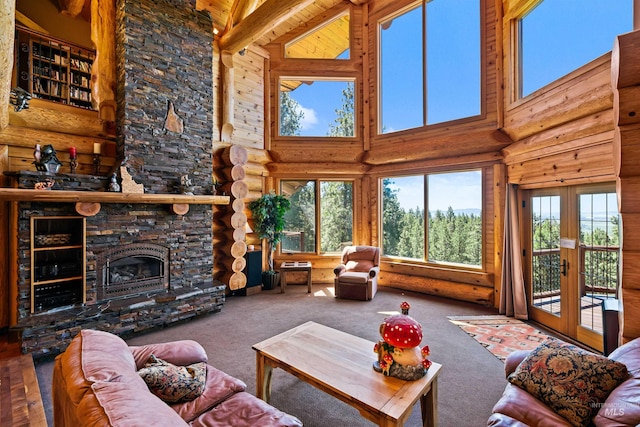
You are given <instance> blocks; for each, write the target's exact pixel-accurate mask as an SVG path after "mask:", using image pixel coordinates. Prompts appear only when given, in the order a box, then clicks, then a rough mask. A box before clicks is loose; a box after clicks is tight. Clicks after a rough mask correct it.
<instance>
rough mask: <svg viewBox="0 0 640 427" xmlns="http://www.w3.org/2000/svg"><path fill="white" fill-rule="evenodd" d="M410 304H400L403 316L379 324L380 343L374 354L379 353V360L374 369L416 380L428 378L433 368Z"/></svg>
mask: <svg viewBox="0 0 640 427" xmlns="http://www.w3.org/2000/svg"><path fill="white" fill-rule="evenodd" d="M410 307H411V306H410V305H409V303H408V302H406V301H405V302H403V303H402V304H400V309H401V310H402V314H394V315H393V316H389V317H387V318H385V319H384V321H383V322H382V323H381V324H380V336H381V337H382V340H381V341H378V343H377V344H376V345H375V347H374V349H373V351H374V352H376V353H378V360H377V361H376V362H374V363H373V369H374V370H375V371H376V372H381V373H382V374H384V375H387V376H392V377H396V378H400V379H402V380H405V381H415V380H417V379H420V378H422V377H423V376H425V375H426V373H427V370H428V369H429V367H430V366H431V361H430V360H429V359H427V357H428V356H429V354H430V350H429V346H424V347H422V349H420V348H419V346H420V342H421V341H422V326H421V325H420V323H418V322H417V321H416V320H415V319H413V318H412V317H411V316H409V308H410Z"/></svg>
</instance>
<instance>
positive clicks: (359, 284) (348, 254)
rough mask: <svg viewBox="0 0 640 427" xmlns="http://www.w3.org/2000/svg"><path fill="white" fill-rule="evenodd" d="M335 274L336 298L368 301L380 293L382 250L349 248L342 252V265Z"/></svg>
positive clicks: (358, 247)
mask: <svg viewBox="0 0 640 427" xmlns="http://www.w3.org/2000/svg"><path fill="white" fill-rule="evenodd" d="M333 272H334V273H335V275H336V277H335V279H334V287H335V293H336V298H346V299H357V300H363V301H368V300H370V299H372V298H373V297H374V296H375V295H376V292H377V291H378V276H379V275H380V248H378V247H375V246H347V247H345V248H344V249H343V250H342V259H341V264H340V265H339V266H337V267H336V268H335V269H334V270H333Z"/></svg>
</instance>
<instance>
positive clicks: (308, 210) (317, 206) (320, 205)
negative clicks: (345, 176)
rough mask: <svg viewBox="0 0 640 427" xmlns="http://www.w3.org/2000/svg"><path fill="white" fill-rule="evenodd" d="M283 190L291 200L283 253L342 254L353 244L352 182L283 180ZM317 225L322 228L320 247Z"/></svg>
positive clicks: (282, 247)
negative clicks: (343, 250)
mask: <svg viewBox="0 0 640 427" xmlns="http://www.w3.org/2000/svg"><path fill="white" fill-rule="evenodd" d="M280 189H281V194H283V195H285V196H287V197H288V198H289V200H290V201H291V209H290V210H289V212H287V215H286V217H285V237H284V238H283V239H282V245H281V250H282V252H289V253H292V252H312V253H316V252H318V251H319V252H320V253H327V252H340V251H342V248H343V247H344V246H346V245H351V244H352V243H353V183H352V182H348V181H321V180H317V181H316V180H301V181H298V180H295V181H294V180H286V181H281V184H280ZM318 200H319V202H318ZM316 224H318V225H319V228H320V230H319V234H320V242H319V243H320V247H319V248H318V247H317V241H316V236H317V231H316Z"/></svg>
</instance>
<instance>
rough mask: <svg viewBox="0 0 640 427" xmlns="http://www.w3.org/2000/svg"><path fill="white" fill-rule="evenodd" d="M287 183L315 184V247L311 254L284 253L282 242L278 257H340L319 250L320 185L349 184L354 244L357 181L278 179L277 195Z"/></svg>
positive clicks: (350, 179) (340, 179) (320, 219)
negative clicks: (303, 182) (330, 183)
mask: <svg viewBox="0 0 640 427" xmlns="http://www.w3.org/2000/svg"><path fill="white" fill-rule="evenodd" d="M287 181H305V182H309V181H313V182H314V183H315V194H314V201H315V218H314V221H315V222H314V223H315V232H316V236H315V245H314V251H313V252H288V251H287V252H285V251H283V250H282V242H281V243H280V244H279V245H278V251H277V252H278V255H279V256H282V255H287V256H289V255H314V256H323V255H327V256H337V255H340V252H323V251H322V250H321V247H322V218H321V213H322V201H321V191H322V190H321V184H322V183H323V182H341V183H350V184H351V192H352V194H351V197H352V200H351V212H352V214H351V237H352V242H355V241H356V239H357V237H356V236H357V234H358V231H357V229H356V223H357V221H358V215H357V213H356V206H357V200H356V198H357V191H356V189H357V182H356V181H357V180H356V179H354V178H324V177H320V178H309V177H300V178H280V179H279V180H278V184H277V185H278V191H279V194H282V183H283V182H287Z"/></svg>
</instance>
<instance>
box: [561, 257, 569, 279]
mask: <svg viewBox="0 0 640 427" xmlns="http://www.w3.org/2000/svg"><path fill="white" fill-rule="evenodd" d="M568 266H569V263H568V262H567V260H566V259H563V260H562V264H560V273H562V275H563V276H566V275H567V267H568Z"/></svg>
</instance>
